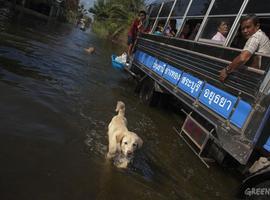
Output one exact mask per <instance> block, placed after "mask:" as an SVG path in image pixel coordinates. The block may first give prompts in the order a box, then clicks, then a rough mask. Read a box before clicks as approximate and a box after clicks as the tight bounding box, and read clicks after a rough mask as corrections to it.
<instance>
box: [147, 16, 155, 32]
mask: <svg viewBox="0 0 270 200" xmlns="http://www.w3.org/2000/svg"><path fill="white" fill-rule="evenodd" d="M155 20H156V19H149V22H148V29H149V31H151V30H152V28H153V26H154V23H155Z"/></svg>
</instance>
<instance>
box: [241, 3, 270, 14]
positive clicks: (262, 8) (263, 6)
mask: <svg viewBox="0 0 270 200" xmlns="http://www.w3.org/2000/svg"><path fill="white" fill-rule="evenodd" d="M269 11H270V4H269V0H249V2H248V4H247V7H246V9H245V11H244V13H245V14H248V13H269Z"/></svg>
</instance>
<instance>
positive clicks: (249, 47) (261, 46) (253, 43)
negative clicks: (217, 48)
mask: <svg viewBox="0 0 270 200" xmlns="http://www.w3.org/2000/svg"><path fill="white" fill-rule="evenodd" d="M241 31H242V34H243V36H244V37H245V38H246V39H248V40H247V42H246V44H245V47H244V49H243V51H242V52H241V53H240V54H239V55H238V56H237V57H236V58H234V60H233V61H232V63H231V64H229V65H228V66H227V67H226V68H224V69H223V70H221V71H220V74H219V80H220V81H222V82H224V81H225V80H226V78H227V77H228V75H229V74H230V73H232V72H233V71H235V70H236V69H237V68H239V67H241V66H242V65H244V64H246V62H247V61H248V60H249V59H250V58H251V56H252V55H253V54H254V53H255V52H259V53H263V54H267V55H270V41H269V38H268V37H267V36H266V35H265V33H264V32H263V31H262V30H261V29H260V23H259V19H258V18H257V16H256V15H247V16H245V17H244V18H243V19H242V21H241Z"/></svg>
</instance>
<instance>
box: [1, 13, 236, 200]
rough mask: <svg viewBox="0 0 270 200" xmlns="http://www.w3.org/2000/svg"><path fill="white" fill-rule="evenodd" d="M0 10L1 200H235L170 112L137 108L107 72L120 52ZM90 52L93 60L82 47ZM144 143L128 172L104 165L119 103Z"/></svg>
mask: <svg viewBox="0 0 270 200" xmlns="http://www.w3.org/2000/svg"><path fill="white" fill-rule="evenodd" d="M3 9H4V11H3V10H1V9H0V10H1V11H0V90H1V97H0V113H1V115H0V121H1V123H0V130H1V131H0V159H1V165H0V177H1V179H0V199H11V200H13V199H14V200H17V199H20V200H23V199H25V200H29V199H57V200H59V199H65V200H67V199H80V200H83V199H101V200H103V199H130V200H133V199H134V200H137V199H147V200H148V199H155V200H159V199H161V200H163V199H164V200H165V199H232V198H233V190H234V188H235V187H236V186H237V184H238V180H236V179H235V178H234V177H232V176H231V175H230V174H228V172H226V171H225V170H223V169H222V168H219V167H216V166H212V167H211V168H210V169H207V168H205V167H204V166H203V164H202V163H201V162H200V161H199V160H198V159H197V157H196V156H195V155H194V154H193V153H192V152H191V150H190V149H188V147H187V146H186V145H185V144H184V143H183V142H182V141H181V140H180V139H179V138H178V137H177V136H176V134H175V133H174V131H173V129H172V127H173V126H179V123H180V122H181V121H182V120H183V118H182V117H181V116H179V115H177V114H175V113H176V112H175V111H174V112H172V111H170V110H165V109H160V108H157V109H156V108H150V107H147V106H145V105H143V104H141V103H140V102H139V100H138V99H139V98H138V96H136V94H135V93H134V86H135V85H134V82H133V81H132V80H130V79H129V78H128V76H127V75H126V74H124V73H120V72H118V71H115V70H114V69H112V68H111V66H110V55H111V54H112V53H116V54H120V53H121V52H122V49H121V48H120V47H118V46H117V45H115V44H111V43H110V42H108V41H106V40H101V39H99V38H97V37H96V36H95V35H94V34H93V33H91V32H82V31H80V30H79V29H77V28H74V27H73V26H72V25H67V24H59V23H56V22H52V21H50V22H49V21H48V22H46V21H40V20H37V19H34V18H32V17H29V16H25V15H15V16H12V15H11V14H10V13H9V12H10V11H9V10H8V9H5V8H3ZM90 46H94V47H95V48H96V53H94V54H91V55H89V54H87V53H86V52H85V51H84V48H88V47H90ZM118 100H122V101H124V102H125V104H126V117H127V120H128V128H129V129H130V130H131V131H134V132H136V133H138V135H139V136H140V137H141V138H142V139H143V140H144V145H143V148H142V149H141V151H140V152H138V154H137V156H136V159H135V160H134V163H133V165H132V166H131V167H130V168H129V169H128V170H119V169H117V168H115V167H114V166H113V165H112V164H111V163H110V162H107V161H106V159H105V155H106V153H107V144H108V141H107V126H108V123H109V122H110V120H111V118H112V117H113V116H114V115H115V112H114V109H115V105H116V102H117V101H118Z"/></svg>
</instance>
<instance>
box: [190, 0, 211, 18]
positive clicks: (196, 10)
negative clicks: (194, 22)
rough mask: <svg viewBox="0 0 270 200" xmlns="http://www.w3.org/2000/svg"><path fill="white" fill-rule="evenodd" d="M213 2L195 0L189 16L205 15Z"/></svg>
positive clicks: (209, 0)
mask: <svg viewBox="0 0 270 200" xmlns="http://www.w3.org/2000/svg"><path fill="white" fill-rule="evenodd" d="M210 2H211V0H193V1H192V4H191V6H190V9H189V11H188V14H187V16H200V15H205V13H206V11H207V9H208V6H209V4H210Z"/></svg>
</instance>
